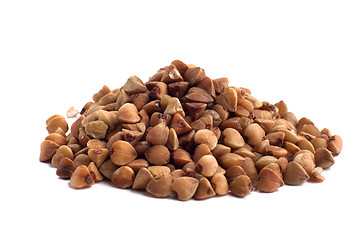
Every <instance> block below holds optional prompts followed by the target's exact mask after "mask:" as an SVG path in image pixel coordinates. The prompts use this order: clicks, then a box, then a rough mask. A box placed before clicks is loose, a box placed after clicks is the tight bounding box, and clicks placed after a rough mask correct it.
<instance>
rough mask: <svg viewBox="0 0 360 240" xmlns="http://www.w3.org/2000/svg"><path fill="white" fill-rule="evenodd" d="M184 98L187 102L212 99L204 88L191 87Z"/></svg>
mask: <svg viewBox="0 0 360 240" xmlns="http://www.w3.org/2000/svg"><path fill="white" fill-rule="evenodd" d="M185 99H186V100H187V101H189V102H199V103H211V102H213V101H214V99H213V98H212V97H211V95H210V94H208V93H207V92H206V91H205V90H204V89H202V88H198V87H192V88H190V89H189V90H188V92H187V94H186V95H185Z"/></svg>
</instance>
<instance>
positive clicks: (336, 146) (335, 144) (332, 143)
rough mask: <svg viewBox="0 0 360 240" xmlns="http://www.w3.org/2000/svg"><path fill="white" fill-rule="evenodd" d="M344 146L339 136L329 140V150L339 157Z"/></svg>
mask: <svg viewBox="0 0 360 240" xmlns="http://www.w3.org/2000/svg"><path fill="white" fill-rule="evenodd" d="M342 146H343V141H342V139H341V137H340V136H339V135H334V136H332V137H330V138H329V140H328V149H329V150H330V151H331V152H332V153H333V154H334V155H339V154H340V152H341V150H342Z"/></svg>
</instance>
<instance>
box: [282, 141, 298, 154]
mask: <svg viewBox="0 0 360 240" xmlns="http://www.w3.org/2000/svg"><path fill="white" fill-rule="evenodd" d="M283 147H284V148H285V149H286V151H288V153H291V154H295V153H297V152H298V151H300V150H301V149H300V148H299V147H298V146H296V145H295V144H294V143H292V142H288V141H286V142H284V144H283Z"/></svg>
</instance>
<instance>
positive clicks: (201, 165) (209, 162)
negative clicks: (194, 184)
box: [195, 155, 218, 177]
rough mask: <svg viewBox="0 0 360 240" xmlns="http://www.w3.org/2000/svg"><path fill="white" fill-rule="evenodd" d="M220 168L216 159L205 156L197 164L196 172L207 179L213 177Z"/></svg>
mask: <svg viewBox="0 0 360 240" xmlns="http://www.w3.org/2000/svg"><path fill="white" fill-rule="evenodd" d="M217 168H218V163H217V161H216V158H215V157H214V156H212V155H205V156H203V157H201V158H200V159H199V161H198V162H197V163H196V166H195V170H196V172H198V173H200V174H201V175H203V176H205V177H212V176H213V175H214V174H215V172H216V170H217Z"/></svg>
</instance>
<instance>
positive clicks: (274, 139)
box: [264, 132, 285, 147]
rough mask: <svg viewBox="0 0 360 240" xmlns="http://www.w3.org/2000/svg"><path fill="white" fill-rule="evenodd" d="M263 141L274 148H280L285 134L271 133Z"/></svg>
mask: <svg viewBox="0 0 360 240" xmlns="http://www.w3.org/2000/svg"><path fill="white" fill-rule="evenodd" d="M264 138H265V139H268V140H269V143H270V144H271V145H274V146H278V147H281V146H282V145H283V143H284V139H285V133H284V132H273V133H269V134H267V135H266V136H265V137H264Z"/></svg>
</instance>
